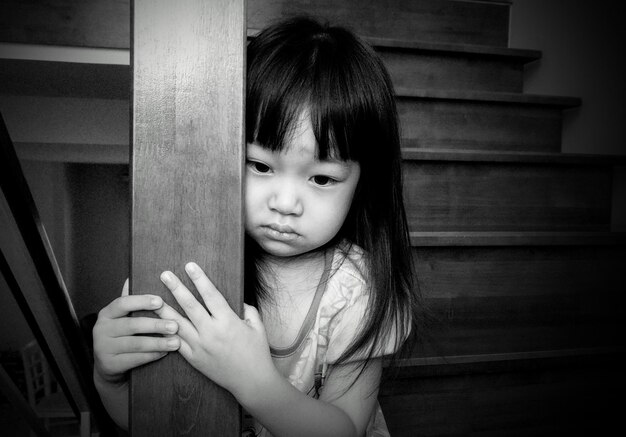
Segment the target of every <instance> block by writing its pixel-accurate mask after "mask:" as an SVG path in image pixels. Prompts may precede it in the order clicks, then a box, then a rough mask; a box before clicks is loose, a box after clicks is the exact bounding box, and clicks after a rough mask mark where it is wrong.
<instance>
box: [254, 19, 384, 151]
mask: <svg viewBox="0 0 626 437" xmlns="http://www.w3.org/2000/svg"><path fill="white" fill-rule="evenodd" d="M247 83H248V88H247V101H246V141H247V142H248V143H257V144H259V145H261V146H263V147H266V148H268V149H270V150H272V151H280V150H282V149H283V147H284V146H285V143H286V142H287V141H289V137H290V134H291V132H292V130H293V129H294V128H295V127H296V123H297V122H298V121H299V119H300V116H301V114H302V112H303V111H308V113H309V115H310V119H311V124H312V126H313V133H314V135H315V138H316V140H317V143H318V147H319V150H318V158H319V159H326V158H328V157H331V158H335V159H341V160H354V161H358V162H362V161H363V160H364V158H365V155H372V148H373V147H375V145H376V144H377V143H378V144H379V145H380V144H381V142H383V144H384V142H388V141H389V132H385V130H386V129H385V128H386V127H388V123H389V120H390V119H392V120H395V104H394V102H393V101H389V96H390V95H393V92H392V90H391V85H390V81H389V79H388V77H387V74H386V71H385V69H384V67H382V65H381V63H380V61H378V58H377V57H376V56H373V52H372V49H371V48H370V47H369V46H367V45H365V44H363V43H362V42H361V41H359V40H358V39H357V38H356V37H355V36H354V35H353V34H351V33H350V32H348V31H346V30H344V29H342V28H335V27H329V26H327V25H326V26H325V25H321V24H319V23H317V22H316V21H312V20H309V19H306V18H298V19H293V20H291V21H289V22H287V23H285V24H284V25H282V26H280V27H275V28H269V29H268V30H266V31H264V32H261V33H260V34H259V35H258V36H257V37H256V38H255V39H254V40H253V41H251V42H250V44H249V46H248V77H247ZM372 83H375V84H381V83H383V84H386V86H387V87H388V88H389V89H388V90H386V92H381V90H380V89H379V88H378V87H375V86H371V85H370V84H372ZM388 111H391V113H390V112H388Z"/></svg>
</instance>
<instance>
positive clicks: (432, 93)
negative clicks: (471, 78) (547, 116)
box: [396, 88, 582, 109]
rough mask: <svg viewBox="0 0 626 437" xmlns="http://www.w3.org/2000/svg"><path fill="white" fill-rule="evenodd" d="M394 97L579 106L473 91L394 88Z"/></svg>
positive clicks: (575, 101)
mask: <svg viewBox="0 0 626 437" xmlns="http://www.w3.org/2000/svg"><path fill="white" fill-rule="evenodd" d="M396 96H397V97H400V98H403V99H410V98H414V99H423V100H446V101H470V102H485V103H502V104H512V105H515V104H517V105H530V106H542V107H547V108H559V109H570V108H575V107H577V106H580V105H581V103H582V100H581V99H580V98H578V97H564V96H549V95H541V94H523V93H505V92H487V91H473V90H431V89H408V88H396Z"/></svg>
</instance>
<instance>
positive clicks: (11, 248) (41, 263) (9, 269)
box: [0, 114, 112, 434]
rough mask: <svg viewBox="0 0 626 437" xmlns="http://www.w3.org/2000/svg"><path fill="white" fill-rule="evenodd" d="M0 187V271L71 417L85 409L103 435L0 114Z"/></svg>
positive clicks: (81, 352)
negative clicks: (72, 414)
mask: <svg viewBox="0 0 626 437" xmlns="http://www.w3.org/2000/svg"><path fill="white" fill-rule="evenodd" d="M0 187H1V188H2V193H3V196H0V221H1V222H2V225H1V226H0V227H1V228H2V233H1V234H0V254H1V255H2V256H0V259H1V261H2V262H0V270H1V271H2V274H3V276H4V278H5V280H6V282H7V284H8V285H9V288H10V289H11V291H12V293H13V295H14V296H15V298H16V300H17V302H18V305H19V306H20V309H21V311H22V312H23V313H24V316H25V318H26V320H27V322H28V323H29V325H30V327H31V329H32V331H33V332H34V333H35V336H36V337H37V340H38V341H39V343H40V345H41V348H42V351H43V352H44V355H45V356H46V359H47V360H48V363H49V364H50V367H51V368H52V370H53V372H54V373H55V376H56V377H57V379H58V381H59V383H60V385H61V387H62V389H63V391H64V393H65V395H66V397H67V398H68V401H69V402H70V405H71V406H72V408H73V409H74V412H75V413H76V415H77V417H80V416H81V413H84V412H86V411H89V412H90V413H91V414H92V415H93V417H94V422H95V423H97V424H98V426H99V428H100V431H102V432H103V433H105V434H106V432H107V431H110V430H112V423H111V421H110V419H109V418H108V416H107V414H106V412H105V409H104V407H103V405H102V402H101V401H100V398H99V396H98V394H97V391H96V389H95V386H94V385H93V381H92V379H91V374H92V369H93V365H92V359H91V356H90V353H89V349H88V347H87V343H86V341H85V339H84V337H83V334H82V331H81V329H80V324H79V322H78V318H77V316H76V313H75V311H74V307H73V305H72V302H71V299H70V296H69V293H68V291H67V288H66V286H65V283H64V281H63V278H62V275H61V271H60V269H59V266H58V264H57V261H56V258H55V256H54V253H53V251H52V246H51V244H50V241H49V240H48V237H47V234H46V231H45V228H44V226H43V223H42V222H41V219H40V217H39V213H38V211H37V208H36V206H35V202H34V200H33V197H32V194H31V192H30V189H29V188H28V183H27V181H26V178H25V177H24V173H23V171H22V168H21V165H20V162H19V160H18V158H17V155H16V153H15V149H14V147H13V143H12V141H11V138H10V136H9V133H8V131H7V128H6V125H5V123H4V119H3V118H2V115H1V114H0Z"/></svg>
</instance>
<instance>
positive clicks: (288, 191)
mask: <svg viewBox="0 0 626 437" xmlns="http://www.w3.org/2000/svg"><path fill="white" fill-rule="evenodd" d="M296 191H297V190H295V189H294V187H293V186H291V185H290V184H282V185H281V186H279V187H277V188H276V190H275V192H274V194H273V195H272V197H270V200H269V208H270V209H271V210H272V211H276V212H278V213H280V214H282V215H297V216H299V215H301V214H302V211H303V207H302V201H301V200H300V198H299V196H298V194H297V192H296Z"/></svg>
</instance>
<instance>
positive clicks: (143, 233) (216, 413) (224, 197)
mask: <svg viewBox="0 0 626 437" xmlns="http://www.w3.org/2000/svg"><path fill="white" fill-rule="evenodd" d="M132 16H133V22H132V28H133V38H132V48H131V51H132V59H133V65H132V67H133V97H132V98H133V104H132V108H133V109H132V112H133V115H132V125H133V128H132V129H133V132H132V143H133V148H132V158H131V162H132V202H133V204H132V219H131V222H132V229H131V235H132V237H131V239H132V242H131V293H133V294H144V293H153V294H159V295H161V296H162V297H163V299H164V300H165V301H166V302H167V303H169V304H170V305H172V306H174V307H175V308H178V309H179V311H180V308H179V307H178V305H177V304H176V303H175V301H174V299H173V298H172V296H171V294H170V293H169V291H167V289H166V288H165V287H164V286H163V285H162V284H161V282H160V281H159V274H160V273H161V272H162V271H163V270H166V269H167V270H171V271H173V272H174V273H175V274H176V275H177V276H179V277H180V278H181V279H183V280H184V281H187V285H188V287H189V288H190V290H192V291H193V292H194V293H195V289H193V287H192V285H191V282H190V281H188V278H187V276H186V274H185V273H184V269H183V267H184V265H185V263H186V262H188V261H195V262H196V263H198V264H199V265H200V266H201V267H202V268H203V269H204V270H205V272H207V274H208V275H209V277H210V278H211V279H212V280H213V282H214V283H215V285H216V286H217V287H218V289H219V290H220V291H221V292H222V293H223V294H224V295H225V297H226V299H227V300H228V302H229V303H230V305H231V306H232V308H233V309H234V310H235V311H236V312H239V313H241V310H242V305H243V304H242V302H243V286H242V285H243V222H242V210H243V206H242V205H243V204H242V176H243V153H244V132H245V131H244V101H245V100H244V99H245V94H244V93H245V91H244V90H245V86H244V85H245V81H244V77H245V42H246V25H245V24H246V22H245V16H246V15H245V1H244V0H214V1H211V2H205V1H202V0H184V1H179V2H171V1H154V0H136V1H135V2H134V5H133V14H132ZM196 296H197V297H199V296H198V295H197V294H196ZM181 312H182V311H181ZM131 386H132V387H131V399H130V405H131V411H130V417H131V420H130V429H131V433H132V435H133V436H144V435H145V436H155V437H156V436H165V435H167V436H169V435H185V436H187V435H189V436H195V435H219V436H235V435H237V436H238V435H240V434H241V430H240V428H241V426H240V409H239V406H238V404H237V402H236V401H235V399H234V397H232V396H231V395H230V394H229V393H228V392H226V391H225V390H223V389H222V388H220V387H218V386H217V385H215V384H213V383H212V382H211V381H209V380H208V379H207V378H205V377H204V376H202V375H201V374H200V373H198V372H197V371H196V370H194V369H193V368H192V367H191V366H189V365H188V364H187V363H186V362H185V361H184V360H183V359H182V357H181V356H180V355H178V354H176V353H173V354H170V355H168V356H167V357H165V358H164V359H162V360H160V361H158V362H156V363H153V364H151V365H148V366H145V367H142V368H139V369H136V370H135V371H133V374H132V381H131Z"/></svg>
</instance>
